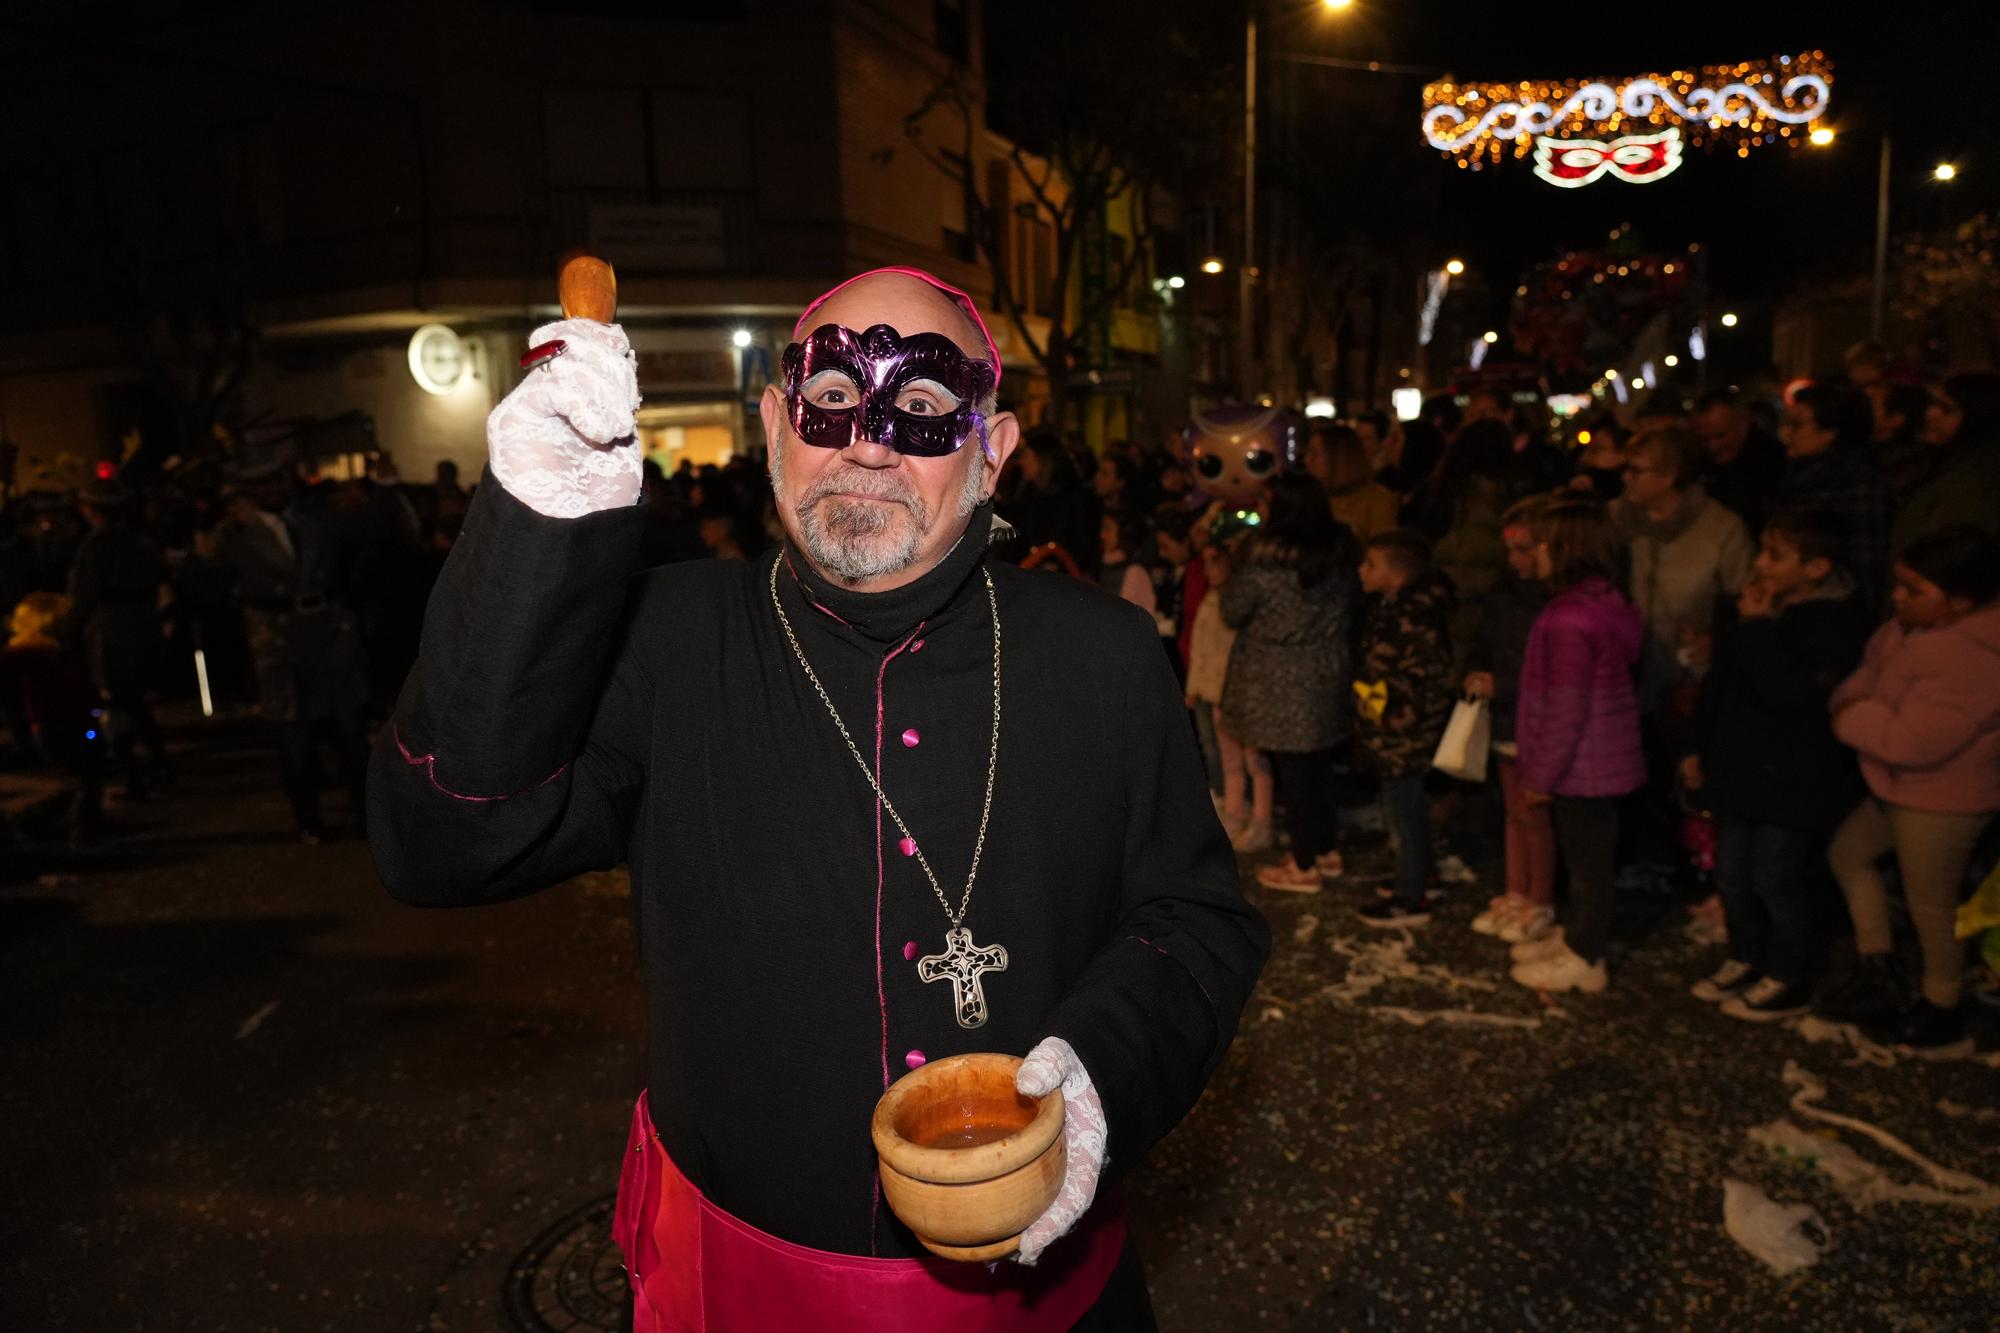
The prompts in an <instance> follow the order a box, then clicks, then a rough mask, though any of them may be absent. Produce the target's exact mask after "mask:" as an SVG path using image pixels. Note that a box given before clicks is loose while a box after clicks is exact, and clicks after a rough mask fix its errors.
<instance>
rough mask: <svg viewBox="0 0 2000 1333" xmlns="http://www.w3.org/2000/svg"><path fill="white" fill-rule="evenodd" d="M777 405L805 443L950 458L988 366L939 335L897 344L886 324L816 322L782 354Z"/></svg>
mask: <svg viewBox="0 0 2000 1333" xmlns="http://www.w3.org/2000/svg"><path fill="white" fill-rule="evenodd" d="M784 367H785V403H786V405H787V407H788V409H789V418H790V420H791V423H792V429H793V430H794V431H795V432H797V434H798V437H799V438H800V439H801V440H804V441H805V442H806V443H807V444H812V445H817V446H819V447H820V448H822V449H844V448H846V447H847V446H848V444H849V443H851V442H852V441H853V440H855V439H856V438H860V439H863V440H871V441H874V442H875V443H877V444H880V445H883V446H885V447H887V448H890V449H894V450H895V451H896V452H897V453H899V454H910V455H914V456H916V457H919V458H938V457H942V456H943V455H945V454H954V453H957V452H958V451H959V449H960V448H961V447H962V446H963V445H964V444H965V441H966V439H967V437H968V436H970V435H971V434H972V432H973V431H975V430H977V431H978V432H979V447H980V448H982V449H986V448H987V447H988V446H987V443H986V418H985V417H984V416H983V415H981V414H980V412H979V409H978V408H977V407H976V406H974V405H975V404H976V403H978V402H979V400H980V399H982V398H984V397H986V395H988V394H990V393H992V392H993V385H994V383H995V380H994V375H993V363H992V362H990V361H984V360H979V359H977V358H974V357H969V356H967V355H966V354H965V353H964V352H963V351H961V350H959V346H958V344H957V343H955V342H953V341H952V340H951V339H949V338H947V337H945V336H944V335H943V334H941V333H913V334H911V335H910V336H909V337H907V338H904V337H900V336H898V335H897V333H896V331H895V330H894V329H892V328H890V327H889V326H888V325H887V324H877V325H875V326H873V327H872V328H870V329H868V330H867V331H866V332H863V333H856V332H855V331H854V330H852V329H850V328H848V327H846V326H845V325H842V324H822V325H820V326H819V327H818V328H816V329H814V330H813V331H812V334H811V336H810V337H808V338H807V339H806V340H805V341H804V342H796V343H793V344H792V345H791V346H790V347H787V348H786V349H785V357H784Z"/></svg>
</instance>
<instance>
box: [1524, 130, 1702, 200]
mask: <svg viewBox="0 0 2000 1333" xmlns="http://www.w3.org/2000/svg"><path fill="white" fill-rule="evenodd" d="M1680 164H1681V132H1680V131H1679V130H1676V129H1667V130H1662V131H1660V132H1659V133H1658V134H1628V135H1626V136H1625V137H1624V138H1622V139H1613V140H1612V141H1611V142H1610V143H1604V142H1601V141H1599V140H1597V139H1537V140H1535V174H1536V175H1537V176H1540V177H1541V178H1542V179H1543V180H1545V181H1547V182H1548V183H1549V184H1551V185H1559V186H1561V187H1562V188H1563V189H1565V190H1573V189H1575V188H1576V187H1578V186H1580V185H1588V184H1590V183H1591V182H1592V181H1594V180H1596V179H1597V178H1598V177H1599V176H1602V175H1604V174H1605V173H1606V172H1609V173H1610V174H1611V175H1613V176H1615V177H1617V178H1618V179H1619V180H1622V181H1628V182H1630V183H1632V184H1634V185H1645V184H1648V183H1649V182H1652V181H1656V180H1659V179H1661V178H1662V177H1666V176H1671V175H1673V174H1674V171H1675V169H1676V168H1678V167H1679V166H1680Z"/></svg>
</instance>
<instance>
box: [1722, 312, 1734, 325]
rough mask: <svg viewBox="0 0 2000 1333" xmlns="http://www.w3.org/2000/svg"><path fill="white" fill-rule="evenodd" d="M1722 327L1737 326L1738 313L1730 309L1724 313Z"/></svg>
mask: <svg viewBox="0 0 2000 1333" xmlns="http://www.w3.org/2000/svg"><path fill="white" fill-rule="evenodd" d="M1722 327H1723V328H1725V329H1733V328H1735V327H1736V314H1735V312H1734V311H1730V312H1728V313H1725V314H1724V315H1723V317H1722Z"/></svg>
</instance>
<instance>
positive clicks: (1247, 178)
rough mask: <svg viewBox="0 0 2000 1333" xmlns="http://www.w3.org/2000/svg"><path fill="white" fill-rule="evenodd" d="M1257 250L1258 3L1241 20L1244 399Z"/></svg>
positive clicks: (1239, 370) (1240, 378) (1239, 374)
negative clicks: (1252, 284)
mask: <svg viewBox="0 0 2000 1333" xmlns="http://www.w3.org/2000/svg"><path fill="white" fill-rule="evenodd" d="M1256 252H1257V5H1256V3H1255V0H1252V3H1251V5H1250V12H1249V17H1248V18H1246V19H1245V20H1244V23H1243V262H1242V263H1241V264H1239V265H1238V266H1237V270H1236V388H1237V392H1238V393H1239V394H1241V395H1242V396H1243V397H1244V398H1248V397H1249V396H1250V392H1251V389H1252V388H1253V387H1254V386H1253V385H1252V384H1251V382H1250V373H1251V372H1250V353H1251V349H1252V347H1253V346H1254V345H1255V341H1254V340H1255V329H1254V323H1255V321H1254V319H1253V317H1252V305H1251V299H1250V298H1251V280H1250V272H1251V268H1252V265H1253V262H1254V260H1255V258H1256Z"/></svg>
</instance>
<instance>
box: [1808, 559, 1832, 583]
mask: <svg viewBox="0 0 2000 1333" xmlns="http://www.w3.org/2000/svg"><path fill="white" fill-rule="evenodd" d="M1805 569H1806V577H1807V578H1809V579H1811V580H1812V581H1813V582H1814V583H1824V582H1826V580H1827V579H1828V578H1830V577H1831V576H1832V574H1833V561H1831V560H1829V559H1827V558H1826V557H1825V556H1823V555H1816V556H1814V557H1813V558H1812V559H1810V560H1808V561H1806V565H1805Z"/></svg>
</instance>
